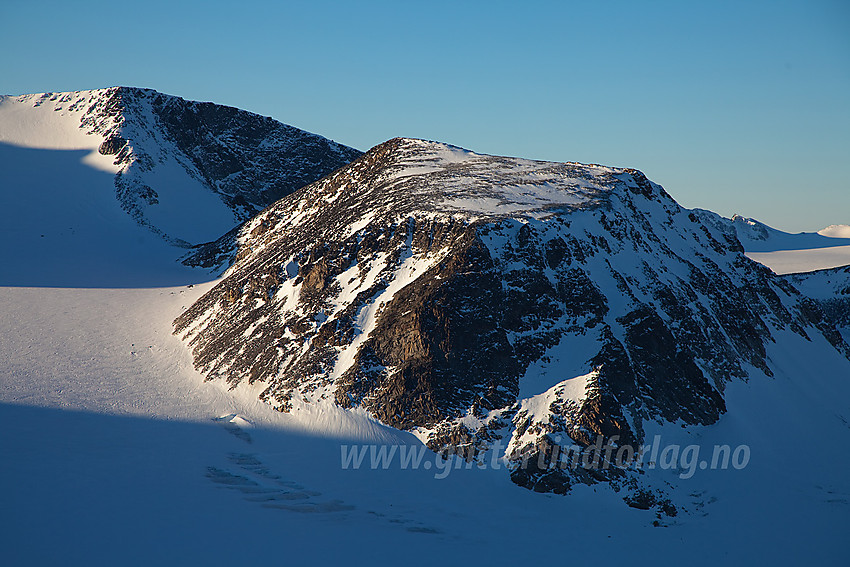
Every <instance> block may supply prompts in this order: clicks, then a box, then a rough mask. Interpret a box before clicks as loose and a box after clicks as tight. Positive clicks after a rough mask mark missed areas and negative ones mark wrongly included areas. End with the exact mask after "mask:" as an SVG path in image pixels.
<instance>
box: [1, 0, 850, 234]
mask: <svg viewBox="0 0 850 567" xmlns="http://www.w3.org/2000/svg"><path fill="white" fill-rule="evenodd" d="M112 85H132V86H143V87H149V88H153V89H156V90H158V91H161V92H165V93H168V94H175V95H179V96H182V97H184V98H187V99H194V100H210V101H214V102H217V103H221V104H228V105H232V106H237V107H240V108H244V109H246V110H250V111H253V112H257V113H260V114H265V115H270V116H273V117H274V118H276V119H278V120H280V121H282V122H286V123H288V124H292V125H294V126H298V127H300V128H304V129H306V130H309V131H312V132H316V133H319V134H322V135H324V136H327V137H329V138H333V139H335V140H337V141H339V142H342V143H345V144H348V145H351V146H354V147H357V148H359V149H362V150H366V149H368V148H369V147H371V146H373V145H375V144H378V143H380V142H382V141H384V140H386V139H389V138H392V137H394V136H408V137H417V138H426V139H432V140H440V141H444V142H448V143H451V144H456V145H459V146H463V147H466V148H469V149H471V150H474V151H478V152H482V153H490V154H499V155H514V156H523V157H529V158H537V159H547V160H556V161H580V162H586V163H602V164H606V165H614V166H623V167H635V168H638V169H640V170H642V171H644V172H645V173H646V174H647V175H648V176H649V177H650V178H651V179H653V180H654V181H656V182H658V183H661V184H662V185H664V187H665V188H666V189H667V191H668V192H669V193H670V194H671V195H672V196H673V197H674V198H676V199H677V200H678V201H679V202H680V203H681V204H682V205H683V206H686V207H702V208H707V209H711V210H714V211H716V212H718V213H721V214H723V215H726V216H731V215H732V214H734V213H739V214H743V215H745V216H750V217H754V218H757V219H759V220H761V221H762V222H765V223H767V224H769V225H771V226H774V227H776V228H779V229H782V230H787V231H792V232H797V231H802V230H807V231H813V230H818V229H820V228H823V227H824V226H826V225H829V224H850V180H848V175H847V172H846V171H845V169H846V168H847V166H849V165H850V2H847V1H846V0H811V1H794V2H788V1H774V2H765V1H759V2H727V1H720V2H699V3H697V2H640V3H638V2H625V1H609V2H582V3H572V2H533V1H532V2H523V3H519V2H500V1H488V2H459V1H455V2H443V1H434V2H428V3H422V2H417V3H411V2H399V1H395V2H389V1H388V2H369V1H364V2H323V1H314V2H255V1H243V2H239V3H235V4H234V3H229V2H219V1H209V2H182V3H178V2H162V1H159V0H155V1H150V2H144V3H138V4H136V5H133V4H130V3H107V2H100V1H90V2H80V3H68V2H54V1H52V0H45V1H42V2H38V3H32V2H16V3H14V4H11V3H8V2H7V3H4V5H3V6H2V8H0V93H4V94H22V93H29V92H45V91H69V90H85V89H93V88H101V87H107V86H112ZM0 127H2V125H0Z"/></svg>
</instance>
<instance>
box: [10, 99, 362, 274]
mask: <svg viewBox="0 0 850 567" xmlns="http://www.w3.org/2000/svg"><path fill="white" fill-rule="evenodd" d="M359 155H360V152H358V151H357V150H354V149H352V148H348V147H346V146H342V145H340V144H337V143H335V142H332V141H330V140H328V139H326V138H322V137H321V136H317V135H314V134H310V133H308V132H304V131H302V130H299V129H297V128H293V127H291V126H287V125H285V124H281V123H280V122H277V121H275V120H273V119H271V118H268V117H263V116H258V115H255V114H251V113H249V112H245V111H243V110H238V109H235V108H230V107H226V106H220V105H216V104H212V103H201V102H192V101H187V100H184V99H182V98H179V97H175V96H169V95H164V94H161V93H158V92H156V91H153V90H149V89H139V88H128V87H113V88H108V89H100V90H93V91H80V92H67V93H44V94H31V95H23V96H3V97H0V187H2V191H0V215H2V216H1V217H0V221H2V223H0V225H2V228H0V231H2V235H3V238H2V239H0V241H2V244H0V246H2V249H0V252H2V255H3V257H4V260H5V262H4V264H5V269H6V270H8V273H6V274H4V277H3V278H2V279H3V281H4V282H5V283H26V284H29V285H32V284H38V285H56V284H65V283H69V282H68V281H67V280H66V279H63V277H62V275H61V274H62V273H71V272H86V271H87V273H89V274H91V277H90V278H89V279H88V280H85V281H84V280H81V279H79V278H76V279H74V282H76V283H75V285H89V284H91V282H96V281H99V282H101V283H100V285H103V286H106V285H127V284H128V283H131V284H133V283H134V284H137V285H148V284H147V281H146V279H145V276H144V274H146V273H147V272H149V271H160V270H158V269H157V268H155V267H154V266H155V265H156V263H157V261H158V258H159V257H161V256H163V255H166V256H170V257H171V258H172V259H173V258H175V257H176V256H178V255H181V254H185V253H186V249H187V248H190V247H192V246H195V245H198V244H201V243H204V242H208V241H210V240H214V239H216V238H218V237H219V236H221V235H222V234H223V233H225V232H227V231H229V230H231V229H233V228H234V227H235V226H237V225H238V224H239V223H241V222H244V221H245V220H247V219H248V218H250V217H251V216H253V215H254V214H256V213H257V212H258V211H260V210H261V209H263V208H265V207H266V206H268V205H270V204H271V203H273V202H275V201H276V200H278V199H279V198H280V197H282V196H284V195H286V194H288V193H291V192H292V191H294V190H295V189H297V188H299V187H301V186H303V185H305V184H307V183H310V182H313V181H315V180H317V179H319V178H321V177H322V176H324V175H326V174H328V173H330V172H331V171H333V170H334V169H336V168H338V167H340V166H342V165H344V164H346V163H348V162H349V161H351V160H352V159H354V158H356V157H357V156H359ZM139 227H144V228H143V229H142V230H140V229H139ZM175 248H177V249H180V250H175ZM131 263H136V264H138V267H136V268H134V267H133V266H132V265H131ZM81 267H82V268H84V269H81ZM171 271H172V272H173V276H172V277H171V279H169V280H168V281H169V282H171V283H174V282H176V281H181V278H183V277H184V276H182V275H181V274H185V273H186V270H185V269H184V268H181V267H179V266H177V265H175V266H174V268H173V269H172V270H171ZM119 272H120V273H124V274H125V276H124V279H127V278H129V281H124V279H122V277H119V276H117V275H116V274H117V273H119ZM129 272H136V273H137V275H138V276H139V278H141V281H139V280H133V278H132V277H130V276H129V275H127V274H129ZM74 282H70V283H74ZM157 283H160V284H161V283H164V282H162V281H159V282H157Z"/></svg>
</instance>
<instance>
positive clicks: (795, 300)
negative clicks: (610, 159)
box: [175, 139, 846, 503]
mask: <svg viewBox="0 0 850 567" xmlns="http://www.w3.org/2000/svg"><path fill="white" fill-rule="evenodd" d="M230 252H232V253H234V254H235V262H234V263H233V265H232V266H231V267H230V269H229V270H228V271H227V272H226V274H225V277H224V279H223V280H222V281H221V282H220V283H219V284H218V285H217V286H216V287H215V288H213V289H212V290H211V291H210V292H208V293H207V294H206V295H204V296H203V297H202V298H201V299H200V300H199V301H198V302H197V303H196V304H195V305H193V306H192V307H191V308H189V309H188V310H187V311H186V312H185V313H184V314H183V315H181V316H180V317H179V318H178V319H177V320H176V321H175V332H176V333H178V334H179V335H180V336H182V337H183V338H184V339H185V340H186V341H187V343H188V344H189V346H190V348H191V349H192V353H193V355H194V359H195V363H196V365H197V367H198V368H199V369H200V370H201V371H202V372H203V373H204V374H205V375H206V376H207V377H208V378H209V379H221V380H226V381H227V382H228V383H229V384H231V385H233V386H236V385H237V384H239V383H241V382H249V383H262V384H263V385H264V387H265V389H264V390H263V391H262V394H261V398H262V399H264V400H266V401H268V402H269V403H270V404H273V405H274V406H275V407H277V408H279V409H280V410H281V411H289V410H291V409H292V408H293V407H294V406H298V405H301V404H305V403H314V404H321V403H333V404H338V405H340V406H343V407H346V408H351V407H362V408H365V409H367V410H369V411H370V412H371V413H372V414H373V415H375V416H376V417H377V418H378V419H380V420H381V421H383V422H384V423H387V424H389V425H392V426H395V427H399V428H402V429H407V430H411V431H413V432H415V433H416V434H417V435H418V436H420V438H421V439H423V441H425V442H426V443H427V444H428V445H429V446H430V447H432V448H433V449H436V450H440V449H444V448H446V447H452V448H453V449H454V450H463V451H464V452H465V454H466V455H467V456H474V455H475V454H476V453H478V452H480V451H484V450H487V449H488V448H489V447H492V446H493V445H494V443H497V442H499V443H503V444H504V445H503V446H504V447H505V449H504V455H505V457H507V458H508V459H509V460H510V461H511V462H513V463H519V462H520V461H523V460H525V461H531V462H535V463H540V465H541V466H538V465H535V466H533V467H518V466H517V467H516V470H515V471H514V474H513V478H514V480H515V481H516V482H517V483H518V484H521V485H523V486H527V487H529V488H533V489H535V490H543V491H555V492H563V491H566V490H568V489H569V486H570V485H571V484H572V483H575V482H595V481H598V480H605V479H607V480H612V479H616V478H617V477H618V476H620V473H619V472H613V471H608V472H604V473H599V474H589V473H577V472H571V471H555V472H552V471H551V470H548V469H547V466H546V465H547V463H548V461H549V460H550V459H552V458H554V457H553V452H552V448H553V445H554V444H555V441H554V440H555V439H556V438H559V439H568V440H569V441H571V442H574V443H576V444H578V445H579V446H583V447H587V446H589V445H591V444H592V443H593V442H594V439H596V438H597V437H598V436H600V435H601V436H604V437H606V438H609V439H611V438H616V442H615V444H617V445H626V444H630V445H634V444H638V443H640V442H642V440H643V438H644V436H645V430H644V424H645V423H646V422H647V421H657V422H677V423H680V424H684V425H687V424H711V423H714V422H716V421H717V420H718V419H719V418H720V416H721V415H722V414H723V413H724V412H725V410H726V405H725V400H724V387H725V385H726V384H727V383H728V382H729V381H730V380H735V379H740V378H746V376H747V375H748V372H750V371H752V370H754V369H758V370H759V371H762V372H764V373H767V374H770V373H771V361H770V360H769V359H768V357H767V355H766V348H765V346H766V344H767V343H768V342H770V341H772V340H773V339H772V333H774V332H775V331H776V330H778V329H785V330H788V331H790V332H792V333H794V334H796V335H797V336H799V337H800V339H801V340H805V338H806V337H807V336H809V335H811V334H813V333H822V332H826V333H827V334H829V335H830V338H831V340H832V342H833V344H834V346H835V347H836V348H840V349H844V348H846V345H845V344H844V342H843V340H842V339H841V337H840V336H838V335H836V334H835V333H834V332H830V331H831V327H830V326H829V325H828V324H827V323H825V322H822V321H821V320H820V319H819V318H818V317H817V316H816V315H817V314H816V313H814V314H813V312H812V310H811V309H809V308H808V307H807V306H806V305H805V303H804V302H803V301H801V297H800V295H799V293H798V292H797V291H796V290H795V289H794V287H793V286H792V285H790V284H789V283H788V282H787V281H785V280H782V279H779V278H776V277H774V276H773V274H772V273H771V272H770V271H769V270H768V269H767V268H764V267H762V266H760V265H758V264H756V263H754V262H751V261H750V260H748V259H747V258H746V257H745V256H744V255H743V253H742V252H743V251H742V248H741V246H740V243H739V242H738V241H737V240H736V239H735V238H734V237H732V236H730V235H729V234H728V233H726V232H724V231H722V230H719V229H718V228H717V227H714V226H710V225H707V224H704V223H703V222H701V221H700V219H699V217H698V216H697V215H695V214H693V213H692V212H690V211H688V210H686V209H682V208H681V207H680V206H678V205H677V204H676V202H675V201H674V200H673V199H672V198H670V196H669V195H668V194H667V193H666V192H665V191H664V190H663V189H662V188H661V187H660V186H658V185H656V184H654V183H652V182H651V181H649V180H648V179H647V178H646V177H645V176H644V175H643V174H642V173H640V172H639V171H636V170H629V169H618V168H612V167H603V166H596V165H581V164H575V163H548V162H538V161H531V160H523V159H514V158H501V157H493V156H484V155H478V154H474V153H472V152H468V151H466V150H462V149H460V148H455V147H452V146H447V145H445V144H439V143H433V142H424V141H420V140H409V139H394V140H390V141H389V142H386V143H384V144H382V145H380V146H377V147H376V148H373V149H372V150H370V151H369V152H368V153H367V154H365V155H364V156H362V157H361V158H360V159H358V160H357V161H355V162H353V163H352V164H350V165H348V166H346V167H344V168H342V169H340V170H338V171H336V172H335V173H333V174H332V175H330V176H328V177H326V178H324V179H322V180H321V181H318V182H316V183H314V184H312V185H309V186H307V187H305V188H303V189H301V190H299V191H297V192H295V193H294V194H292V195H290V196H289V197H287V198H284V199H282V200H281V201H279V202H277V203H276V204H275V205H274V206H272V207H270V208H268V209H267V210H265V211H263V212H262V213H261V214H260V215H258V216H257V217H255V218H254V219H252V220H251V221H250V222H248V223H246V225H245V226H244V227H243V228H242V229H241V230H240V231H238V232H234V233H232V234H230V235H229V236H228V237H226V238H224V239H222V240H221V241H219V242H218V243H216V244H214V245H211V247H208V248H207V249H205V250H201V251H199V253H198V254H199V257H200V258H204V257H206V258H212V257H220V256H221V255H226V254H228V253H230ZM217 255H218V256H217ZM649 500H652V498H649ZM653 502H654V503H657V502H656V501H654V500H653Z"/></svg>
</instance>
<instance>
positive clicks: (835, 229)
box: [818, 224, 850, 239]
mask: <svg viewBox="0 0 850 567" xmlns="http://www.w3.org/2000/svg"><path fill="white" fill-rule="evenodd" d="M818 234H820V235H821V236H826V237H828V238H847V239H850V225H846V224H831V225H829V226H828V227H826V228H822V229H820V230H819V231H818Z"/></svg>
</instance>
